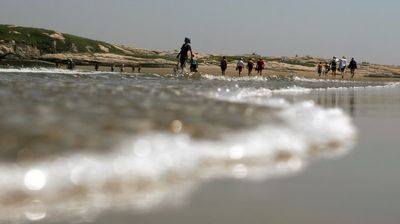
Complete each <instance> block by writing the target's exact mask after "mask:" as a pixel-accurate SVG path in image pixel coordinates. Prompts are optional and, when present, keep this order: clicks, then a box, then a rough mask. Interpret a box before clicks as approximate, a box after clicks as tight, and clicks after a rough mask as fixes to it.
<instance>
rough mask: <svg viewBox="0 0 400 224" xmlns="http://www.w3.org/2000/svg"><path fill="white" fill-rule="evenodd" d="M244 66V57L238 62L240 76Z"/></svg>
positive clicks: (237, 69)
mask: <svg viewBox="0 0 400 224" xmlns="http://www.w3.org/2000/svg"><path fill="white" fill-rule="evenodd" d="M243 68H244V62H243V58H240V59H239V61H238V63H237V64H236V71H239V76H240V75H241V74H242V71H243Z"/></svg>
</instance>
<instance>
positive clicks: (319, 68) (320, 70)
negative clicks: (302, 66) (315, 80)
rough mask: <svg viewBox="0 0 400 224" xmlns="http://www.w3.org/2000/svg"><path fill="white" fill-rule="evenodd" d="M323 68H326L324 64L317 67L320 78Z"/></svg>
mask: <svg viewBox="0 0 400 224" xmlns="http://www.w3.org/2000/svg"><path fill="white" fill-rule="evenodd" d="M323 67H324V66H323V65H322V62H320V63H319V64H318V65H317V72H318V77H321V74H322V68H323Z"/></svg>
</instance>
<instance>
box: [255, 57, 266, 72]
mask: <svg viewBox="0 0 400 224" xmlns="http://www.w3.org/2000/svg"><path fill="white" fill-rule="evenodd" d="M264 67H265V62H264V60H263V59H262V58H259V59H258V61H257V65H256V70H257V74H259V75H260V76H261V75H262V71H263V70H264Z"/></svg>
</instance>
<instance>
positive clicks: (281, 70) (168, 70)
mask: <svg viewBox="0 0 400 224" xmlns="http://www.w3.org/2000/svg"><path fill="white" fill-rule="evenodd" d="M359 67H360V69H357V70H356V73H355V76H354V77H353V78H351V77H350V76H351V74H350V71H349V70H346V72H345V74H344V78H343V79H342V77H341V75H340V73H339V72H338V73H337V74H336V77H333V76H332V74H331V73H329V74H328V75H323V74H322V75H321V76H318V73H317V69H316V68H311V67H305V66H296V67H295V68H290V67H287V66H284V65H280V66H277V65H276V64H275V63H267V66H266V69H264V70H263V73H262V75H263V76H265V77H268V76H269V77H275V76H281V77H293V76H298V77H305V78H314V79H333V80H368V81H373V80H376V81H399V80H400V76H399V77H398V78H397V77H396V78H394V77H389V76H385V75H381V76H379V75H376V76H374V77H368V75H370V74H387V73H388V71H387V70H390V72H393V71H400V68H397V66H393V67H390V68H387V70H386V69H385V67H384V66H381V67H378V68H371V67H370V66H366V67H363V66H359ZM62 68H65V67H62ZM235 68H236V66H235V64H232V63H231V64H229V65H228V69H227V70H226V73H225V74H226V76H227V77H239V74H238V72H237V71H236V69H235ZM76 69H79V70H82V71H94V66H77V67H76ZM99 71H106V72H108V71H110V67H106V66H100V67H99ZM119 71H120V68H119V67H114V72H119ZM198 71H199V72H200V73H201V74H208V75H215V76H221V69H220V68H219V66H216V65H201V64H200V65H199V69H198ZM124 72H125V73H132V68H131V67H124ZM137 72H138V70H137V66H136V67H135V73H137ZM141 73H150V74H159V75H167V74H173V73H174V68H173V67H164V68H149V67H142V68H141ZM257 76H258V75H257V72H256V71H255V70H253V72H252V74H251V77H257ZM240 77H248V71H247V70H244V71H243V72H242V74H241V76H240Z"/></svg>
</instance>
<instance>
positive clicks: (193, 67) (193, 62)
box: [190, 54, 199, 72]
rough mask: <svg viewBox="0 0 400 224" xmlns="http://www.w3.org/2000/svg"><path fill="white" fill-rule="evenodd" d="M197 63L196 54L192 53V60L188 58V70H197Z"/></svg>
mask: <svg viewBox="0 0 400 224" xmlns="http://www.w3.org/2000/svg"><path fill="white" fill-rule="evenodd" d="M198 65H199V63H198V62H197V54H193V55H192V60H190V71H191V72H197V68H198Z"/></svg>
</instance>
